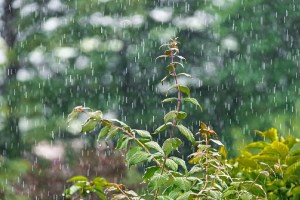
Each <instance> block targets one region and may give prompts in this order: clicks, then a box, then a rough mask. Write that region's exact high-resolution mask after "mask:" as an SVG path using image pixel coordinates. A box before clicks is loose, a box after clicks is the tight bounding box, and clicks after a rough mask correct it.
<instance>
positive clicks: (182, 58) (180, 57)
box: [176, 55, 185, 60]
mask: <svg viewBox="0 0 300 200" xmlns="http://www.w3.org/2000/svg"><path fill="white" fill-rule="evenodd" d="M176 56H177V58H179V59H180V60H185V58H184V57H183V56H180V55H176Z"/></svg>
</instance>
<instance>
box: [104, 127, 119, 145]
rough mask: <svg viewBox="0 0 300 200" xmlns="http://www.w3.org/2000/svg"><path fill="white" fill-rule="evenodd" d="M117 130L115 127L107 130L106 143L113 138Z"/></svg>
mask: <svg viewBox="0 0 300 200" xmlns="http://www.w3.org/2000/svg"><path fill="white" fill-rule="evenodd" d="M118 131H119V129H118V128H117V127H113V128H111V129H109V131H108V133H107V136H106V138H105V141H106V142H107V141H108V140H109V139H112V138H114V137H115V136H116V135H117V134H118Z"/></svg>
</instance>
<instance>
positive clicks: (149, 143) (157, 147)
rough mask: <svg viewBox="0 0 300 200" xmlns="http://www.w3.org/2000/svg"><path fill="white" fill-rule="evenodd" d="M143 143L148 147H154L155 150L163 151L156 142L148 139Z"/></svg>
mask: <svg viewBox="0 0 300 200" xmlns="http://www.w3.org/2000/svg"><path fill="white" fill-rule="evenodd" d="M145 145H146V146H147V147H148V148H152V149H155V150H156V151H158V152H161V153H162V154H164V151H163V150H162V148H161V147H160V146H159V144H158V143H157V142H154V141H150V142H147V143H145Z"/></svg>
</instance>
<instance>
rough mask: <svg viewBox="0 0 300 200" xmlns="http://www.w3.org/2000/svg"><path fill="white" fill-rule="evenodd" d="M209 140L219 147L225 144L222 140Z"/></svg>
mask: <svg viewBox="0 0 300 200" xmlns="http://www.w3.org/2000/svg"><path fill="white" fill-rule="evenodd" d="M209 140H210V141H212V142H213V143H215V144H217V145H219V146H224V144H223V143H222V142H221V141H220V140H215V139H209Z"/></svg>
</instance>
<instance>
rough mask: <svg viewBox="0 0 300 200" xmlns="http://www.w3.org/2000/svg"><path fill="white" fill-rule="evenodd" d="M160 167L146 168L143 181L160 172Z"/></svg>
mask: <svg viewBox="0 0 300 200" xmlns="http://www.w3.org/2000/svg"><path fill="white" fill-rule="evenodd" d="M160 169H161V167H157V166H153V167H148V168H147V169H146V171H145V174H144V176H143V180H144V181H148V180H149V179H150V178H152V176H153V175H154V174H155V173H156V172H157V171H160Z"/></svg>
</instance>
